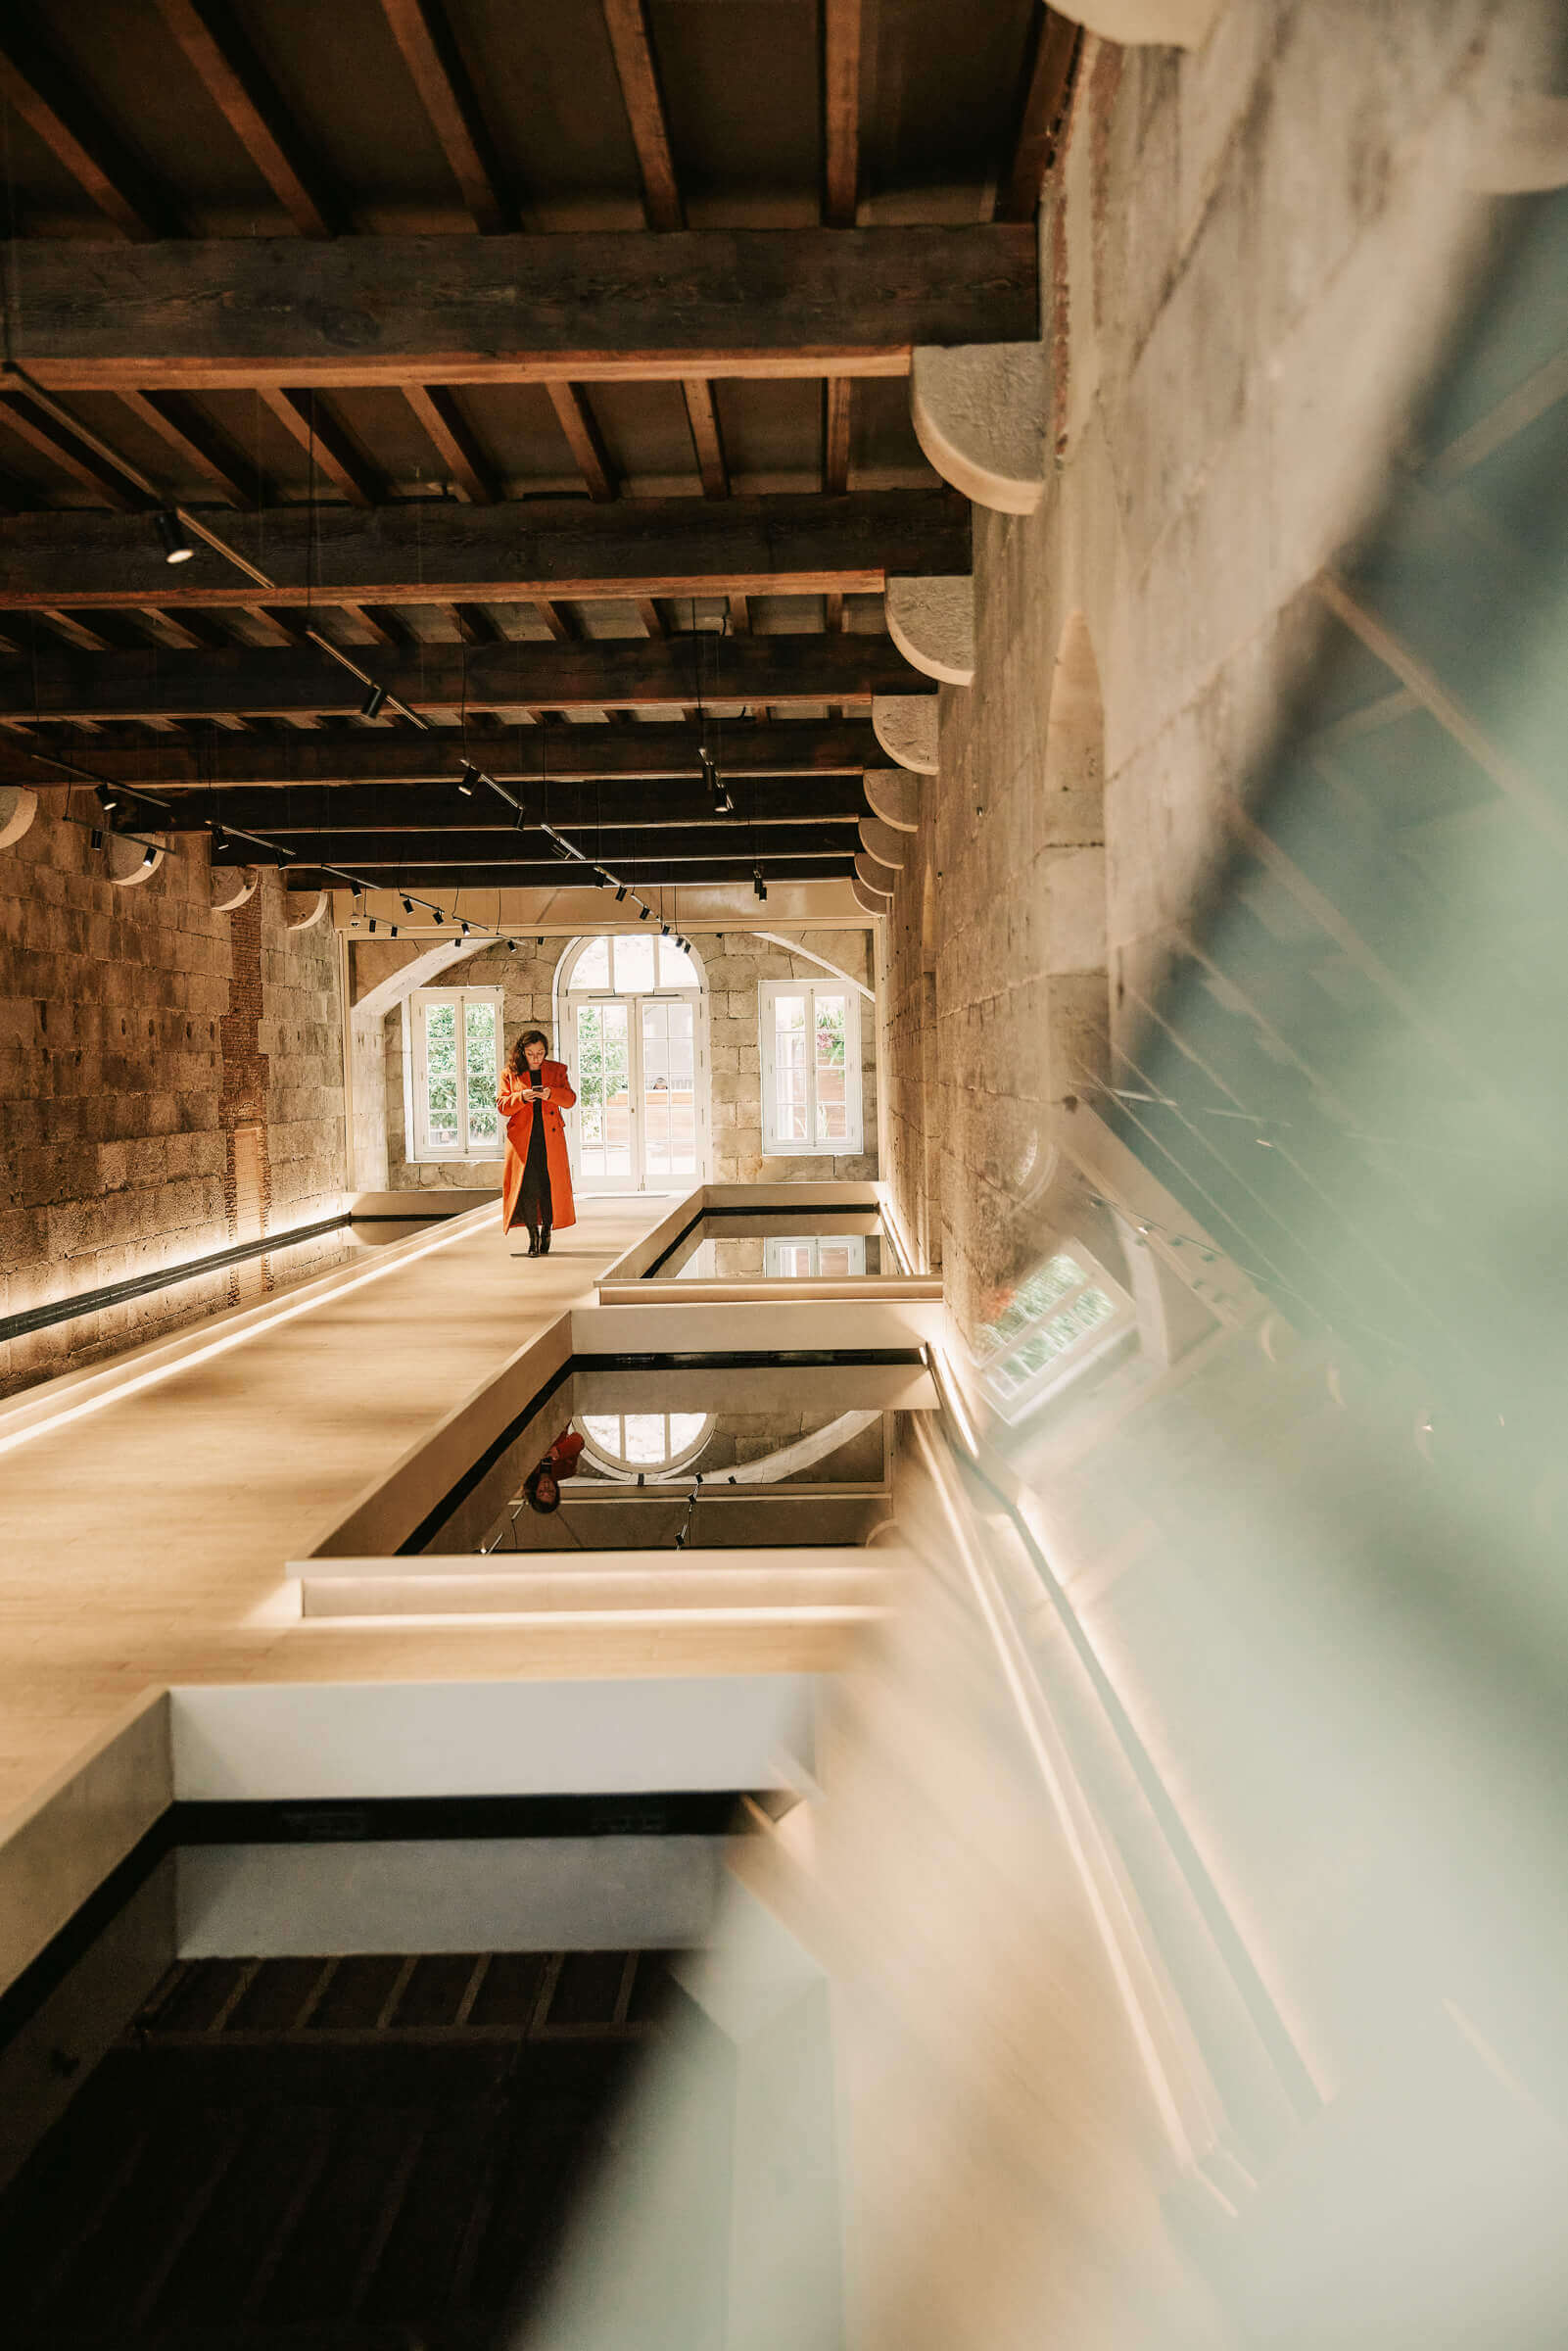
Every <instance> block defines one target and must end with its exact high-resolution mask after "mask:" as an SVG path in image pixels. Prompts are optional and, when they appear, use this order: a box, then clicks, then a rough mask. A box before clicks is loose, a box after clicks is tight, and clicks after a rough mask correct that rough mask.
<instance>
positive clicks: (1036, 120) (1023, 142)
mask: <svg viewBox="0 0 1568 2351" xmlns="http://www.w3.org/2000/svg"><path fill="white" fill-rule="evenodd" d="M1081 37H1082V36H1081V31H1080V27H1079V26H1078V25H1076V24H1071V23H1069V20H1068V19H1067V18H1066V17H1059V16H1058V15H1057V13H1056V10H1055V9H1054V8H1042V9H1041V10H1040V12H1039V18H1038V22H1037V23H1036V25H1035V29H1034V54H1033V57H1032V58H1031V60H1030V63H1029V75H1028V81H1027V84H1026V86H1025V89H1024V94H1023V104H1022V109H1021V111H1020V116H1019V124H1018V129H1017V132H1016V134H1015V136H1014V140H1013V154H1012V159H1011V161H1010V162H1009V165H1008V168H1007V170H1006V172H1005V174H1004V175H1003V178H1002V183H1001V185H1000V187H999V188H998V189H997V192H996V217H997V218H998V220H1030V221H1032V220H1033V218H1034V216H1035V214H1036V212H1037V211H1038V210H1039V204H1040V191H1041V189H1042V188H1043V187H1044V185H1045V175H1046V173H1047V171H1049V169H1050V168H1051V165H1052V162H1053V160H1054V158H1055V155H1056V149H1057V141H1058V138H1059V137H1060V134H1061V122H1062V115H1063V110H1064V108H1065V107H1066V105H1067V102H1068V96H1069V91H1070V89H1071V86H1072V70H1073V66H1074V64H1075V63H1076V60H1077V54H1078V43H1079V40H1080V38H1081Z"/></svg>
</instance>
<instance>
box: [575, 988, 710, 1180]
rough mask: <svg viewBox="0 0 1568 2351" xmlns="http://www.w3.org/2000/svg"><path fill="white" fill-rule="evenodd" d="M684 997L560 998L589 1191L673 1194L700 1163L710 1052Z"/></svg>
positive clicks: (580, 1169) (691, 1000)
mask: <svg viewBox="0 0 1568 2351" xmlns="http://www.w3.org/2000/svg"><path fill="white" fill-rule="evenodd" d="M700 1017H701V1016H700V1006H699V1003H698V1000H697V998H696V997H695V996H694V995H693V994H690V993H684V994H681V995H675V994H669V995H665V994H650V995H630V996H629V995H609V994H600V993H599V992H598V991H597V990H594V991H593V992H588V991H579V990H577V989H575V988H574V989H573V990H572V992H571V993H570V994H569V995H568V996H567V998H566V1036H567V1054H568V1059H569V1061H570V1064H571V1071H572V1085H573V1087H574V1089H575V1091H576V1094H577V1181H578V1183H579V1185H580V1187H581V1189H582V1190H583V1191H585V1192H641V1191H655V1192H658V1191H674V1190H677V1189H679V1188H680V1187H681V1186H682V1185H684V1184H688V1183H695V1182H696V1181H697V1179H698V1177H699V1176H701V1175H702V1173H703V1171H704V1168H705V1164H706V1157H707V1151H706V1145H707V1105H706V1102H705V1100H703V1099H702V1098H701V1094H702V1092H703V1091H704V1090H705V1089H702V1088H701V1087H700V1084H699V1081H700V1080H701V1079H702V1078H703V1077H705V1075H706V1066H707V1055H706V1051H705V1048H704V1045H703V1040H702V1038H701V1035H700V1033H699V1031H700Z"/></svg>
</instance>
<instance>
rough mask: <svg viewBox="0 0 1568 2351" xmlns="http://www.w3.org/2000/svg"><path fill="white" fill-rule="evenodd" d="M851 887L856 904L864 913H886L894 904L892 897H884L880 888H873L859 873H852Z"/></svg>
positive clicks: (850, 878)
mask: <svg viewBox="0 0 1568 2351" xmlns="http://www.w3.org/2000/svg"><path fill="white" fill-rule="evenodd" d="M849 887H850V888H851V889H852V890H853V891H854V893H855V904H856V905H857V906H858V907H859V908H860V909H861V912H862V913H863V914H885V913H886V912H887V911H888V909H889V907H890V906H891V905H892V902H893V901H892V899H891V898H887V897H884V896H883V895H882V893H881V891H880V890H879V889H873V888H871V886H870V884H869V883H866V882H863V881H862V880H861V878H860V876H859V875H858V874H851V875H850V877H849Z"/></svg>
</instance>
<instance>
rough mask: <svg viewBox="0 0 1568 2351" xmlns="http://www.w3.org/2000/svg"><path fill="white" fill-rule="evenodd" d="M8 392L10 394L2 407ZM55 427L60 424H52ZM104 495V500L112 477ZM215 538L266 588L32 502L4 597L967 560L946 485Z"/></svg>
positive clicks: (562, 507)
mask: <svg viewBox="0 0 1568 2351" xmlns="http://www.w3.org/2000/svg"><path fill="white" fill-rule="evenodd" d="M3 405H4V404H0V408H3ZM51 430H53V428H51ZM100 495H108V493H107V491H106V490H104V489H102V488H100ZM214 530H215V532H216V535H217V536H218V537H219V538H220V539H221V540H222V541H223V542H224V544H225V545H227V546H230V547H232V548H233V550H234V552H235V553H236V554H237V555H238V556H240V557H241V558H242V559H243V561H244V562H245V563H248V564H251V565H254V566H255V567H256V568H257V569H264V571H265V572H266V575H267V579H268V582H269V585H268V586H267V587H266V589H265V590H264V591H259V590H258V587H257V584H256V581H255V579H254V578H253V577H251V576H249V575H248V574H247V573H246V572H245V571H244V570H243V569H241V568H240V565H238V564H230V563H228V562H226V561H224V559H223V558H222V557H221V556H219V555H218V554H217V553H216V552H214V551H212V550H209V549H207V548H199V549H198V552H197V553H196V555H195V557H194V558H193V559H192V560H191V561H190V562H189V563H181V564H177V565H170V564H168V563H166V561H165V560H164V555H163V550H162V547H161V545H160V543H159V541H158V539H157V537H156V535H155V533H154V531H153V529H152V526H151V524H150V522H149V520H148V518H147V516H146V514H145V513H128V514H107V513H83V512H81V511H79V510H78V511H76V512H59V511H46V512H39V513H31V514H20V515H17V516H15V517H13V518H12V519H11V520H10V521H8V522H7V524H6V528H5V531H4V534H3V535H0V609H3V608H6V607H10V608H12V609H18V608H25V607H26V606H28V605H30V604H34V603H38V604H45V603H47V604H61V605H70V604H81V605H106V606H107V605H113V604H122V603H129V604H145V603H150V602H158V603H166V604H168V605H170V606H184V607H189V608H197V607H203V606H206V607H211V608H214V609H216V608H220V607H222V606H224V605H230V606H244V605H247V604H252V603H255V602H256V601H257V600H258V597H259V595H262V594H264V597H265V600H266V601H267V602H268V603H271V604H277V605H290V604H293V605H300V604H303V603H304V602H305V601H306V600H307V598H308V596H309V597H310V598H311V599H313V600H314V601H316V602H326V603H332V602H338V601H342V600H350V601H353V602H356V603H364V602H366V601H369V602H373V603H454V602H462V601H468V602H475V603H495V604H501V603H518V602H525V603H526V602H532V601H534V600H537V599H539V598H541V597H549V598H554V599H556V600H567V601H578V600H584V599H587V600H594V599H614V600H628V601H637V600H641V599H643V598H652V597H670V596H702V595H712V594H726V593H728V594H731V595H740V596H767V595H776V596H783V595H798V596H814V595H822V594H826V593H828V592H830V591H836V592H838V593H839V594H843V595H877V594H879V593H880V591H881V589H882V587H883V584H884V582H885V580H886V577H887V575H888V574H889V573H891V574H893V575H895V576H897V575H902V574H908V573H929V572H935V573H953V572H967V571H968V570H969V568H970V559H971V525H970V509H969V506H968V504H967V503H966V502H965V501H964V500H963V499H961V498H958V497H956V496H955V495H954V494H953V493H952V492H949V491H944V490H881V491H862V492H857V493H856V495H855V496H854V497H852V498H819V497H815V496H811V495H796V496H791V497H789V498H771V499H770V498H732V499H727V500H725V501H724V502H723V503H722V504H720V503H718V502H715V503H714V504H707V503H705V502H703V501H700V500H697V499H691V498H667V499H639V500H636V501H624V502H618V503H613V504H593V505H591V504H587V503H586V502H584V501H582V500H571V499H561V500H552V501H550V502H549V503H548V504H543V503H539V502H535V501H529V502H528V503H527V504H524V503H522V502H518V503H516V504H509V505H504V504H503V505H490V506H475V505H459V504H455V503H451V502H445V503H437V502H431V503H429V504H414V503H411V502H410V503H407V504H395V505H383V506H378V507H376V508H374V509H373V510H369V511H367V510H365V509H363V508H349V507H345V506H340V505H332V506H324V507H318V508H317V509H316V512H315V514H314V516H313V517H312V515H311V514H310V513H309V511H308V509H306V508H305V507H303V506H293V507H283V508H281V509H279V508H274V509H271V510H269V511H268V512H266V513H265V514H261V515H251V514H225V515H224V516H223V517H222V518H221V520H220V521H214Z"/></svg>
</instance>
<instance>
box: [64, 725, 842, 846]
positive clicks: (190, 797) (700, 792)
mask: <svg viewBox="0 0 1568 2351" xmlns="http://www.w3.org/2000/svg"><path fill="white" fill-rule="evenodd" d="M324 740H325V738H323V737H320V736H318V737H316V739H315V741H316V743H317V744H319V743H320V742H322V741H324ZM552 747H553V746H552ZM94 755H95V757H96V759H97V761H98V763H99V764H100V765H104V764H106V763H107V754H106V752H105V751H104V749H103V747H102V744H101V742H100V744H99V745H98V746H97V747H96V748H95V754H94ZM491 764H492V765H494V759H493V758H492V760H491ZM38 773H39V770H37V769H36V768H35V769H34V770H33V774H34V776H35V777H36V776H37V775H38ZM455 773H456V761H455V758H453V759H452V761H451V772H450V773H449V774H448V775H447V776H445V777H444V778H443V779H442V781H441V782H440V783H439V784H425V785H406V784H377V785H370V784H356V785H349V786H347V787H345V788H343V789H341V790H339V791H337V792H330V793H328V794H327V795H325V796H326V800H327V805H326V806H325V807H317V806H313V805H309V806H308V807H307V809H306V818H307V819H308V821H302V817H301V805H300V802H301V798H302V797H303V795H297V794H296V793H294V792H287V791H278V790H276V789H274V788H270V787H267V788H263V787H260V786H258V787H253V788H247V787H245V786H243V785H242V786H239V787H237V788H235V787H223V786H216V785H209V784H205V783H204V784H202V785H200V786H194V787H191V788H189V789H187V790H185V791H181V792H170V791H169V790H168V787H167V782H166V780H165V795H164V796H166V798H167V800H168V807H167V809H166V810H165V809H163V808H161V809H160V810H159V821H160V825H161V826H162V827H163V828H164V829H165V830H166V831H169V832H174V833H193V832H200V831H202V830H204V829H205V828H206V827H207V826H209V825H211V824H213V823H214V822H215V823H218V824H222V825H226V826H230V827H232V828H233V829H234V830H235V831H236V832H238V833H247V832H249V833H259V834H261V835H264V836H265V837H266V838H267V839H268V840H283V841H290V842H293V843H295V844H297V845H298V844H299V843H302V842H306V841H314V842H315V843H316V845H315V847H314V848H313V849H312V850H310V852H309V853H310V854H312V855H314V856H317V857H331V856H335V855H336V854H337V851H336V849H335V848H334V846H333V845H332V844H333V841H334V839H335V837H336V836H338V835H339V834H345V835H347V834H356V833H364V834H379V835H384V836H386V837H387V838H388V839H389V840H400V839H402V838H403V836H404V834H405V833H410V832H431V831H441V832H446V831H455V832H466V833H477V834H483V835H485V836H487V837H490V836H493V835H494V834H496V833H497V832H499V833H500V834H501V835H502V836H503V837H505V838H507V839H509V838H511V837H512V835H513V833H514V830H515V824H514V812H513V811H512V810H511V809H509V808H508V807H507V806H506V804H505V802H504V801H502V800H499V799H498V798H496V797H495V795H494V794H485V793H482V792H481V793H477V794H470V795H469V796H468V797H467V798H464V797H462V796H461V795H460V794H459V793H458V792H457V788H456V785H455V782H454V781H453V778H454V776H455ZM515 781H516V782H518V783H521V784H524V785H531V786H533V787H534V788H536V789H537V787H538V784H539V767H538V761H537V759H536V760H535V761H534V762H533V763H532V764H531V766H530V770H529V773H528V774H527V775H524V776H520V777H518V778H516V779H515ZM127 789H128V788H127ZM745 806H746V815H745V821H746V822H747V823H748V824H749V823H756V824H758V825H772V826H776V827H778V828H779V829H780V830H782V831H786V832H787V831H789V830H790V829H791V828H801V827H810V826H813V825H833V824H837V825H840V826H841V825H846V824H851V825H852V824H856V823H858V822H859V820H860V818H861V817H863V816H864V815H865V813H866V800H865V792H864V789H863V786H862V783H861V779H860V777H859V775H847V776H787V777H764V778H752V779H750V780H749V781H748V782H747V786H746V802H745ZM549 815H550V822H551V824H553V825H555V826H556V827H558V828H559V830H561V831H562V832H565V833H567V834H569V835H571V834H574V833H575V832H576V831H579V830H582V829H584V828H592V829H594V830H595V831H596V830H597V829H598V828H599V827H600V826H601V825H602V826H603V827H604V828H606V829H607V830H613V829H614V828H616V827H621V828H622V829H623V830H624V829H625V828H627V827H636V828H637V829H638V830H639V831H645V832H649V833H664V832H668V831H678V832H691V831H705V832H711V831H712V830H713V829H714V825H715V818H714V814H713V803H712V801H711V799H710V798H709V796H708V793H707V792H706V791H705V789H704V788H703V786H702V785H701V784H700V783H699V782H697V781H695V780H694V779H693V778H692V777H690V776H684V777H681V778H679V779H674V780H672V779H668V778H665V779H657V778H655V779H648V778H643V777H619V778H614V779H612V780H610V781H609V782H608V783H607V784H606V783H604V782H602V781H599V780H597V779H595V780H594V782H593V783H591V784H585V783H583V782H581V781H577V782H566V783H563V782H562V781H561V779H560V778H559V777H558V776H556V775H554V774H553V773H552V774H551V776H550V782H549ZM851 845H852V848H858V847H859V845H860V844H859V842H858V840H857V841H855V842H854V843H852V844H851ZM493 847H494V843H493ZM495 853H497V854H499V853H500V850H499V849H496V851H495ZM533 853H535V854H546V853H548V852H547V850H546V844H545V842H544V841H543V840H539V841H536V842H535V846H534V851H533Z"/></svg>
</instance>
